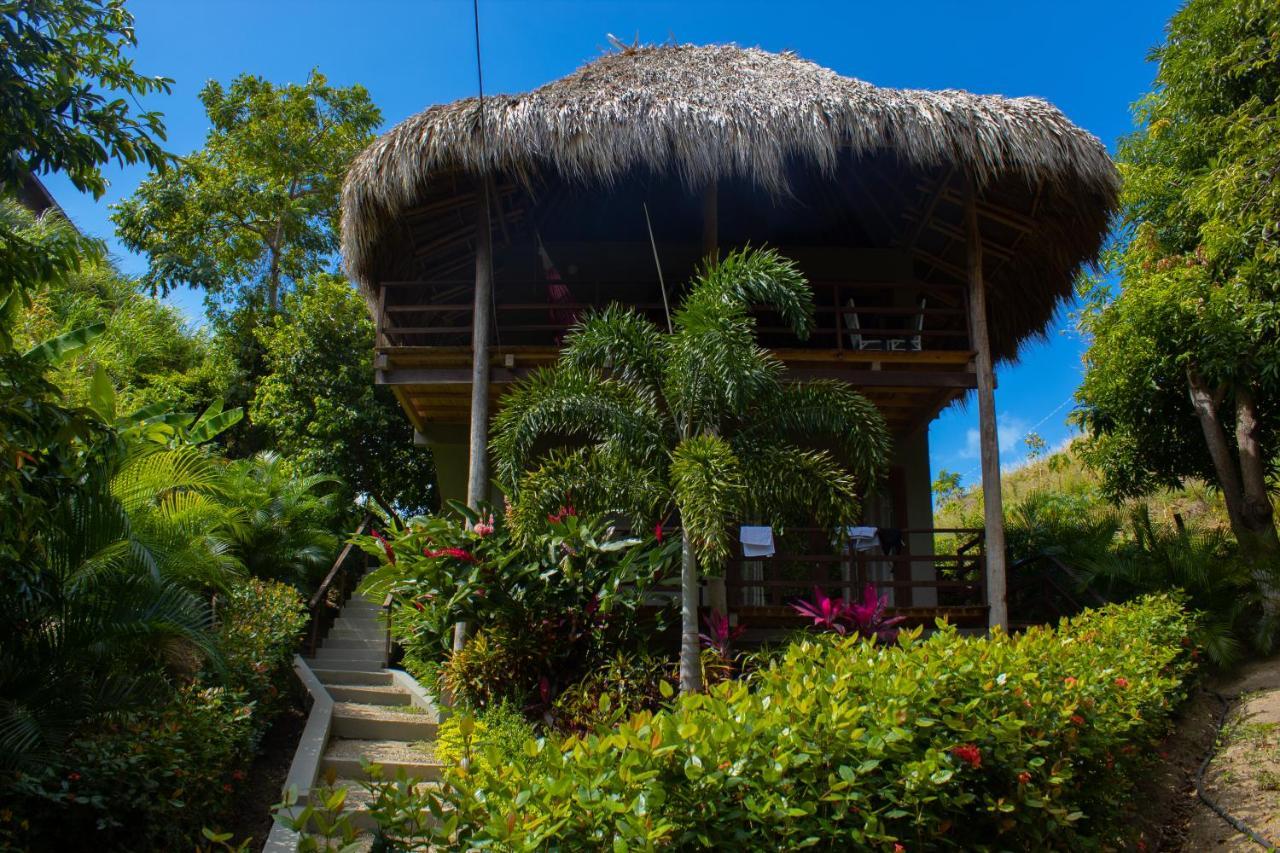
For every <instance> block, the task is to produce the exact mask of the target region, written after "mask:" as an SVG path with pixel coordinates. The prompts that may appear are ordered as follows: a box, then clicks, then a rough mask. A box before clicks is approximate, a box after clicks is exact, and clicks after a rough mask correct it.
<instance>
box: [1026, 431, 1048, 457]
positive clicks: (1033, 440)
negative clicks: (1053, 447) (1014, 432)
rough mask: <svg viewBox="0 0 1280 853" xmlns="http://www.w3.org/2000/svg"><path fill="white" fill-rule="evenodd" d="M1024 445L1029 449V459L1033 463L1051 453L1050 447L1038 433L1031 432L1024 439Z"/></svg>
mask: <svg viewBox="0 0 1280 853" xmlns="http://www.w3.org/2000/svg"><path fill="white" fill-rule="evenodd" d="M1022 443H1023V444H1024V445H1026V448H1027V458H1028V459H1031V460H1032V461H1034V460H1036V459H1040V458H1041V457H1043V456H1044V455H1045V454H1046V453H1048V452H1049V445H1048V443H1046V442H1045V440H1044V438H1043V437H1042V436H1041V435H1040V433H1038V432H1029V433H1027V435H1026V437H1025V438H1023V439H1022Z"/></svg>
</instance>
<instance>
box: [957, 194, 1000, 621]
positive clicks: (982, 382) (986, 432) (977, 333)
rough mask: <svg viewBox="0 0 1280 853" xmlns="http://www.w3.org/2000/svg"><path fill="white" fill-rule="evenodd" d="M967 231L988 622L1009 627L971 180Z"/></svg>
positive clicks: (983, 299) (991, 380) (989, 363)
mask: <svg viewBox="0 0 1280 853" xmlns="http://www.w3.org/2000/svg"><path fill="white" fill-rule="evenodd" d="M965 230H966V232H967V233H966V237H967V241H968V252H967V253H966V254H967V255H968V273H969V275H968V279H969V328H970V330H971V332H972V334H973V340H972V344H971V345H972V346H973V348H974V350H975V351H976V353H977V355H976V357H975V359H974V361H975V362H976V367H977V374H978V375H977V380H978V429H979V436H980V439H981V441H980V446H981V449H982V500H983V504H984V510H985V523H986V529H987V543H986V549H987V583H986V590H987V607H988V617H987V619H988V622H987V624H988V626H989V627H991V628H995V627H996V626H999V627H1000V628H1001V629H1006V630H1007V629H1008V627H1009V611H1008V604H1007V602H1006V600H1005V545H1004V504H1003V502H1002V500H1001V495H1000V438H999V435H998V434H997V430H996V396H995V370H994V366H993V364H992V360H991V337H990V335H989V333H988V331H987V291H986V282H985V281H984V280H983V277H982V232H981V231H980V230H979V229H978V207H977V203H976V199H975V194H974V188H973V184H972V182H970V183H969V184H968V188H967V191H966V193H965Z"/></svg>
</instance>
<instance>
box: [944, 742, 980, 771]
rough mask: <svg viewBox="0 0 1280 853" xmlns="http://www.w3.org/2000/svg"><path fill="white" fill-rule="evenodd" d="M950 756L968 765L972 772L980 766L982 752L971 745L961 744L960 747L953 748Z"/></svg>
mask: <svg viewBox="0 0 1280 853" xmlns="http://www.w3.org/2000/svg"><path fill="white" fill-rule="evenodd" d="M951 754H952V755H954V756H955V757H956V758H958V759H960V760H961V761H963V762H964V763H965V764H968V765H969V766H970V767H972V768H973V769H974V770H977V769H978V768H979V767H981V766H982V750H980V749H978V747H976V746H974V745H973V744H971V743H962V744H960V746H953V747H952V748H951Z"/></svg>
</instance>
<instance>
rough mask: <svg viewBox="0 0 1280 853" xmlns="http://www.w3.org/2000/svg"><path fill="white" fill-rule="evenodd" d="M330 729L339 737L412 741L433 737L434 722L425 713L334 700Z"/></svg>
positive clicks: (433, 738) (434, 735)
mask: <svg viewBox="0 0 1280 853" xmlns="http://www.w3.org/2000/svg"><path fill="white" fill-rule="evenodd" d="M331 731H332V733H333V735H334V736H336V737H340V738H353V739H356V740H402V741H406V742H408V743H415V742H417V741H424V740H435V737H436V721H435V719H434V718H433V717H432V716H431V715H429V714H422V713H418V714H415V713H411V712H408V711H400V710H394V709H391V708H387V707H378V706H376V705H363V704H357V703H354V702H335V703H334V704H333V725H332V729H331Z"/></svg>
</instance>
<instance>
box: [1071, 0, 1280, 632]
mask: <svg viewBox="0 0 1280 853" xmlns="http://www.w3.org/2000/svg"><path fill="white" fill-rule="evenodd" d="M1278 30H1280V6H1277V5H1276V4H1275V3H1274V2H1266V0H1192V2H1189V3H1187V4H1186V5H1185V6H1184V7H1183V8H1182V9H1181V10H1180V11H1179V12H1178V13H1177V14H1176V15H1175V16H1174V17H1173V19H1172V21H1171V22H1170V25H1169V35H1168V40H1167V42H1166V43H1165V44H1164V45H1163V46H1161V47H1160V48H1158V49H1157V50H1156V51H1155V52H1154V57H1155V59H1156V60H1157V61H1158V62H1159V71H1158V74H1157V78H1156V88H1155V90H1154V91H1153V92H1152V93H1151V94H1149V95H1148V96H1146V97H1145V98H1144V99H1143V100H1142V101H1141V102H1140V103H1139V105H1138V107H1137V119H1138V122H1139V130H1138V131H1137V132H1136V133H1134V134H1133V135H1131V136H1130V137H1128V138H1126V139H1125V140H1124V141H1123V142H1122V144H1121V146H1120V153H1119V161H1120V166H1121V169H1122V171H1123V174H1124V178H1125V190H1124V197H1123V216H1122V225H1123V229H1124V230H1123V231H1122V239H1121V241H1120V243H1119V245H1118V246H1117V248H1116V249H1115V250H1114V251H1113V252H1112V253H1111V254H1110V256H1109V258H1108V264H1109V267H1110V269H1111V270H1112V271H1113V272H1115V273H1117V274H1118V275H1119V278H1120V284H1121V290H1120V293H1119V294H1118V295H1116V294H1114V293H1112V292H1111V291H1110V289H1109V288H1108V286H1107V285H1106V283H1105V282H1103V281H1098V282H1095V283H1093V285H1092V287H1090V288H1087V289H1086V297H1087V303H1086V309H1085V311H1084V313H1083V315H1082V321H1081V325H1082V327H1083V328H1084V330H1085V331H1086V332H1087V333H1088V334H1089V335H1090V336H1091V339H1092V340H1091V344H1090V348H1089V351H1088V353H1087V356H1086V366H1087V372H1086V376H1085V379H1084V382H1083V384H1082V385H1081V388H1080V390H1079V392H1078V400H1079V403H1080V406H1079V409H1078V411H1077V413H1076V418H1077V421H1078V423H1080V424H1081V425H1082V426H1084V427H1085V429H1086V431H1087V433H1088V438H1087V440H1086V441H1085V442H1084V445H1083V452H1084V454H1085V457H1086V458H1087V459H1088V460H1089V461H1091V462H1092V463H1094V464H1095V465H1097V466H1098V467H1099V468H1101V470H1102V471H1103V473H1104V476H1105V485H1106V487H1107V489H1108V490H1109V491H1110V492H1111V493H1112V494H1113V495H1118V496H1124V495H1140V494H1145V493H1148V492H1150V491H1151V490H1153V489H1156V488H1158V487H1161V486H1177V485H1179V484H1180V483H1181V482H1182V481H1184V480H1185V479H1187V478H1193V477H1202V478H1204V479H1206V480H1209V481H1210V482H1213V483H1215V484H1216V485H1217V486H1218V487H1219V488H1220V489H1221V490H1222V494H1223V497H1224V499H1225V502H1226V506H1227V513H1228V515H1229V517H1230V521H1231V527H1232V531H1233V533H1234V534H1235V537H1236V539H1237V540H1238V542H1239V546H1240V550H1241V555H1242V557H1243V558H1244V559H1245V561H1246V562H1247V563H1248V564H1249V565H1250V567H1251V573H1252V576H1253V578H1254V580H1255V582H1256V583H1257V584H1258V586H1259V588H1260V590H1261V592H1262V596H1263V600H1264V602H1265V612H1266V615H1267V616H1268V617H1269V619H1270V620H1271V621H1272V622H1273V623H1274V622H1275V621H1277V620H1280V581H1278V579H1277V571H1278V570H1280V540H1278V539H1277V536H1276V527H1275V521H1274V518H1273V511H1272V503H1271V492H1270V488H1269V483H1268V478H1269V477H1270V476H1272V475H1273V474H1274V470H1273V460H1275V459H1276V455H1277V450H1280V442H1278V441H1277V438H1278V437H1280V432H1278V431H1277V430H1278V428H1280V407H1277V406H1276V405H1275V401H1276V400H1278V399H1280V299H1278V298H1277V297H1278V296H1280V229H1278V228H1277V225H1276V223H1277V222H1280V182H1278V181H1277V180H1276V176H1277V168H1278V167H1277V164H1280V111H1278V109H1280V108H1278V107H1277V95H1278V94H1280V50H1277V42H1276V32H1277V31H1278Z"/></svg>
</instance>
